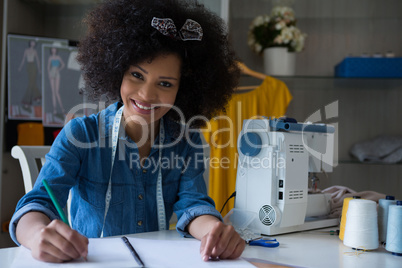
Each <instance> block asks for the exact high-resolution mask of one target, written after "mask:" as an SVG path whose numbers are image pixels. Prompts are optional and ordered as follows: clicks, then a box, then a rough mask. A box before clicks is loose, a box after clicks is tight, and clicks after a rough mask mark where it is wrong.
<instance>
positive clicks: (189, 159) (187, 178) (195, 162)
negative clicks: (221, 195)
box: [174, 133, 222, 237]
mask: <svg viewBox="0 0 402 268" xmlns="http://www.w3.org/2000/svg"><path fill="white" fill-rule="evenodd" d="M190 143H191V144H192V145H190V144H189V146H188V148H187V149H188V150H187V153H186V155H185V157H186V159H185V160H186V163H188V165H187V166H186V169H185V170H184V171H183V172H182V175H181V178H180V185H179V193H178V197H179V199H178V201H177V202H176V203H175V205H174V210H175V212H176V214H177V216H178V222H177V224H176V230H177V231H178V232H179V233H180V234H181V235H182V236H184V237H192V236H191V235H190V234H189V233H188V231H187V225H188V224H189V223H190V222H191V221H192V220H193V219H195V218H196V217H198V216H201V215H212V216H215V217H217V218H218V219H220V220H221V221H222V216H221V214H220V213H219V212H218V211H217V210H216V209H215V202H214V201H213V200H212V199H211V198H210V197H209V196H208V194H207V188H206V184H205V181H204V176H203V174H204V171H205V162H204V161H205V159H204V154H203V149H202V147H201V145H202V140H201V138H200V134H199V133H194V134H193V135H192V136H191V142H190ZM194 145H195V146H194Z"/></svg>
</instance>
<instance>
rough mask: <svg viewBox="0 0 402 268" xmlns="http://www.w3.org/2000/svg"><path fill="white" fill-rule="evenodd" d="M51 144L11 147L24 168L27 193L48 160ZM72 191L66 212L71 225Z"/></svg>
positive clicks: (12, 152) (23, 173) (22, 168)
mask: <svg viewBox="0 0 402 268" xmlns="http://www.w3.org/2000/svg"><path fill="white" fill-rule="evenodd" d="M49 150H50V146H20V145H16V146H14V147H13V148H12V149H11V155H12V157H14V158H15V159H18V160H19V161H20V166H21V170H22V178H23V180H24V187H25V193H28V192H29V191H31V190H32V188H33V185H34V184H35V181H36V179H37V178H38V175H39V171H40V169H41V168H42V166H43V165H44V164H45V161H46V158H45V156H46V154H47V153H48V152H49ZM70 207H71V191H70V193H69V195H68V200H67V206H66V208H64V212H65V213H66V214H67V217H68V221H69V222H70V225H71V215H70Z"/></svg>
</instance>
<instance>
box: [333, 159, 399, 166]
mask: <svg viewBox="0 0 402 268" xmlns="http://www.w3.org/2000/svg"><path fill="white" fill-rule="evenodd" d="M338 164H349V165H365V166H402V162H398V163H368V162H360V161H359V160H356V159H343V160H338Z"/></svg>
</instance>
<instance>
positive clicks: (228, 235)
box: [200, 222, 245, 261]
mask: <svg viewBox="0 0 402 268" xmlns="http://www.w3.org/2000/svg"><path fill="white" fill-rule="evenodd" d="M244 248H245V242H244V240H243V239H241V237H240V235H239V234H238V233H237V232H236V231H235V230H234V228H233V226H230V225H225V224H223V223H221V222H218V223H217V224H216V225H215V226H214V227H213V228H212V229H211V231H210V232H209V233H208V234H207V235H206V236H205V237H203V239H202V240H201V248H200V253H201V257H202V259H203V260H204V261H208V260H209V259H210V258H220V259H235V258H238V257H240V255H241V254H242V252H243V250H244Z"/></svg>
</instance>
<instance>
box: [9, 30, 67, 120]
mask: <svg viewBox="0 0 402 268" xmlns="http://www.w3.org/2000/svg"><path fill="white" fill-rule="evenodd" d="M44 44H55V45H64V46H66V45H68V40H66V39H55V38H43V37H36V36H25V35H12V34H10V35H8V118H9V119H16V120H42V76H41V72H42V66H43V64H44V63H43V61H42V45H44Z"/></svg>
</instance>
